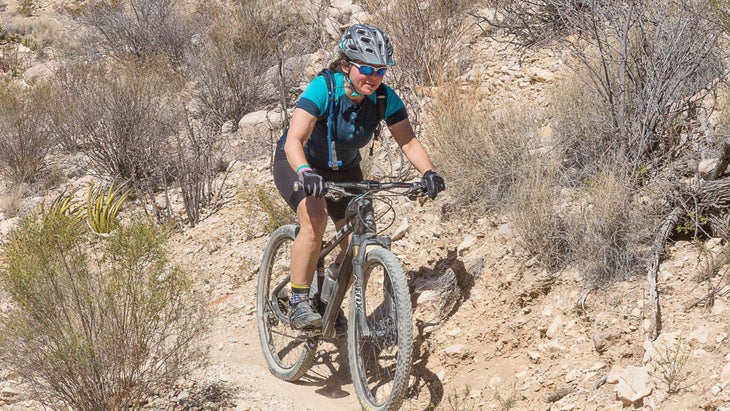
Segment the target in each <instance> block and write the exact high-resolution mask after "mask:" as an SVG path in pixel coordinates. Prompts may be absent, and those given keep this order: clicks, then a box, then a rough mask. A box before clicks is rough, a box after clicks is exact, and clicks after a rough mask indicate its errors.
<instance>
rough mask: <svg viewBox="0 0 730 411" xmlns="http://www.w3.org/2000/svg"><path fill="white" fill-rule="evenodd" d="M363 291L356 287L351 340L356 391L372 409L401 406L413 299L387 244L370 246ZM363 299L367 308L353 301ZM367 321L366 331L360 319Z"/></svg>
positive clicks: (407, 371) (365, 406)
mask: <svg viewBox="0 0 730 411" xmlns="http://www.w3.org/2000/svg"><path fill="white" fill-rule="evenodd" d="M363 272H364V274H365V279H366V281H365V285H364V287H363V289H362V294H361V296H358V295H357V294H358V291H357V290H356V287H353V291H352V295H351V297H350V316H349V318H350V320H349V321H348V330H347V343H348V353H349V360H350V373H351V375H352V382H353V385H354V387H355V391H356V392H357V396H358V398H359V399H360V402H361V404H362V406H363V409H368V410H378V411H382V410H397V409H398V408H399V407H400V404H401V403H402V402H403V397H404V396H405V393H406V390H407V388H408V377H409V375H410V370H411V360H412V357H413V328H412V314H411V299H410V294H409V292H408V285H407V284H406V280H405V276H404V275H403V269H402V268H401V265H400V263H399V262H398V259H397V258H396V257H395V256H394V255H393V253H391V252H390V251H388V250H387V249H384V248H376V249H373V250H372V251H369V252H368V254H367V256H366V257H365V264H364V266H363ZM358 298H362V300H363V306H364V307H363V308H364V312H360V311H358V310H357V307H356V305H355V301H356V299H358ZM361 318H362V319H364V320H365V322H366V323H367V328H368V330H369V335H363V332H362V330H361V327H360V326H359V325H358V322H359V321H361V320H360V319H361Z"/></svg>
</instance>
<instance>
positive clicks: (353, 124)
mask: <svg viewBox="0 0 730 411" xmlns="http://www.w3.org/2000/svg"><path fill="white" fill-rule="evenodd" d="M334 80H335V90H334V91H335V105H334V115H333V123H334V124H332V140H333V141H334V142H335V149H336V151H337V159H338V160H340V161H342V166H341V167H340V168H342V169H348V168H352V167H356V166H358V165H359V164H360V160H361V159H362V158H361V157H360V149H361V148H363V147H365V146H367V145H368V143H369V142H370V140H371V139H372V138H373V133H374V132H375V128H376V127H377V125H378V122H379V120H378V116H377V108H376V93H373V94H371V95H369V96H366V97H365V99H364V100H363V102H362V104H360V106H358V105H356V104H355V103H354V102H353V101H352V100H350V99H349V98H348V97H347V95H346V94H345V86H344V82H345V76H344V75H343V74H342V73H334ZM385 90H386V91H385V116H384V119H385V123H386V124H387V125H389V126H390V125H392V124H395V123H397V122H399V121H401V120H404V119H406V118H407V117H408V113H407V112H406V108H405V105H404V104H403V101H402V100H401V99H400V97H398V95H397V94H395V92H394V91H393V89H391V88H390V87H388V86H387V85H386V86H385ZM328 95H329V93H328V88H327V79H326V78H325V77H324V76H317V77H315V78H314V80H312V82H311V83H309V85H308V86H307V88H306V89H305V90H304V93H302V96H301V97H300V99H299V101H298V102H297V105H296V107H297V108H301V109H303V110H305V111H306V112H308V113H310V114H312V115H313V116H315V117H318V118H319V120H318V121H317V124H316V125H315V126H314V130H313V131H312V135H311V136H310V138H309V140H308V141H307V144H306V145H305V146H304V155H305V156H306V157H307V162H308V163H309V165H311V166H312V167H313V168H329V167H328V164H327V163H328V161H329V148H328V147H327V117H328V114H329V101H328V100H329V98H328ZM285 139H286V131H285V132H284V135H283V136H282V138H281V140H280V141H281V146H280V147H281V148H282V149H283V142H284V140H285Z"/></svg>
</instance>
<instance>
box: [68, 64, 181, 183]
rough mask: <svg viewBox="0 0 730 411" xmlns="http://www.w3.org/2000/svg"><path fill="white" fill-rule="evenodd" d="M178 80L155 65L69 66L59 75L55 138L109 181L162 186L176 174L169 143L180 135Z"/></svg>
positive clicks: (161, 67) (162, 67)
mask: <svg viewBox="0 0 730 411" xmlns="http://www.w3.org/2000/svg"><path fill="white" fill-rule="evenodd" d="M178 80H179V79H177V78H176V77H174V76H173V75H172V74H170V73H169V72H167V71H166V70H165V69H164V66H160V65H156V64H145V65H139V66H138V65H135V64H128V65H127V66H126V67H119V66H114V65H111V64H110V65H107V66H100V65H94V64H86V65H77V66H67V67H66V68H64V69H63V70H61V71H59V73H58V75H57V88H56V89H57V92H58V93H59V102H60V105H59V106H58V107H56V108H55V110H54V128H55V132H56V133H57V134H58V136H59V139H60V140H61V141H62V143H63V145H64V147H65V148H66V150H68V151H81V152H83V153H84V154H86V155H87V156H88V157H89V158H90V159H91V165H92V167H93V168H94V170H95V171H96V172H97V173H100V174H102V175H104V176H106V177H108V178H109V179H113V178H120V179H123V180H130V181H131V182H132V183H133V184H134V185H135V186H137V187H140V186H146V187H151V188H156V187H161V186H164V185H165V183H166V182H167V180H168V179H170V176H171V175H173V172H172V170H173V169H174V167H173V160H174V156H172V155H171V154H170V153H173V152H174V150H172V149H171V147H170V139H171V138H172V137H173V136H176V135H177V134H178V132H179V130H180V124H179V122H180V119H179V116H180V110H179V107H180V104H179V102H178V101H177V93H178V91H179V81H178Z"/></svg>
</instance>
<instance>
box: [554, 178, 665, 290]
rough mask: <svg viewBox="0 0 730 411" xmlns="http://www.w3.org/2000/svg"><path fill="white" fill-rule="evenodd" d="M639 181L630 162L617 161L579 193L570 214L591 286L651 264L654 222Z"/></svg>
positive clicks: (573, 240)
mask: <svg viewBox="0 0 730 411" xmlns="http://www.w3.org/2000/svg"><path fill="white" fill-rule="evenodd" d="M634 186H635V182H634V181H633V179H632V177H631V176H630V174H629V173H628V172H627V171H626V170H625V168H624V167H623V166H616V167H615V169H614V170H610V169H607V170H606V171H604V172H601V173H597V174H596V175H594V176H593V177H592V178H591V179H590V180H589V181H586V186H585V188H584V189H583V190H581V192H580V193H579V194H578V196H579V197H578V201H579V202H578V203H577V204H576V206H575V207H576V208H575V210H574V212H573V213H572V214H571V215H570V218H568V223H569V232H568V241H569V248H570V249H571V250H572V253H573V261H574V262H575V264H576V265H577V266H578V267H580V268H581V270H582V272H583V278H584V281H585V283H586V286H587V287H589V288H598V287H600V286H601V285H603V284H606V283H609V282H612V281H616V280H626V279H629V278H632V277H634V276H635V275H639V274H641V273H642V271H643V270H645V267H646V261H647V257H648V251H649V250H648V245H647V244H650V238H651V234H652V233H651V230H652V229H653V227H654V224H653V221H651V219H650V217H651V215H650V214H646V209H645V208H644V206H642V205H641V204H639V203H638V202H637V201H636V200H635V196H634V193H635V192H636V190H635V189H634Z"/></svg>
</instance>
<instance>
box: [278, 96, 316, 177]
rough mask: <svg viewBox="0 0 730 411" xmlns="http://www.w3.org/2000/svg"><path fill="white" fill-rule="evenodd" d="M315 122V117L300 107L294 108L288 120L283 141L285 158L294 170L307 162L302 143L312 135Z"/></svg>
mask: <svg viewBox="0 0 730 411" xmlns="http://www.w3.org/2000/svg"><path fill="white" fill-rule="evenodd" d="M316 123H317V117H315V116H313V115H311V114H310V113H308V112H307V111H306V110H303V109H301V108H295V109H294V113H293V114H292V117H291V121H290V122H289V131H288V132H287V134H286V143H284V152H285V153H286V159H287V161H288V162H289V166H290V167H291V168H292V170H295V171H296V170H297V168H298V167H299V166H301V165H303V164H307V159H306V157H305V156H304V144H306V143H307V140H309V136H311V135H312V130H314V125H315V124H316Z"/></svg>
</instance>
